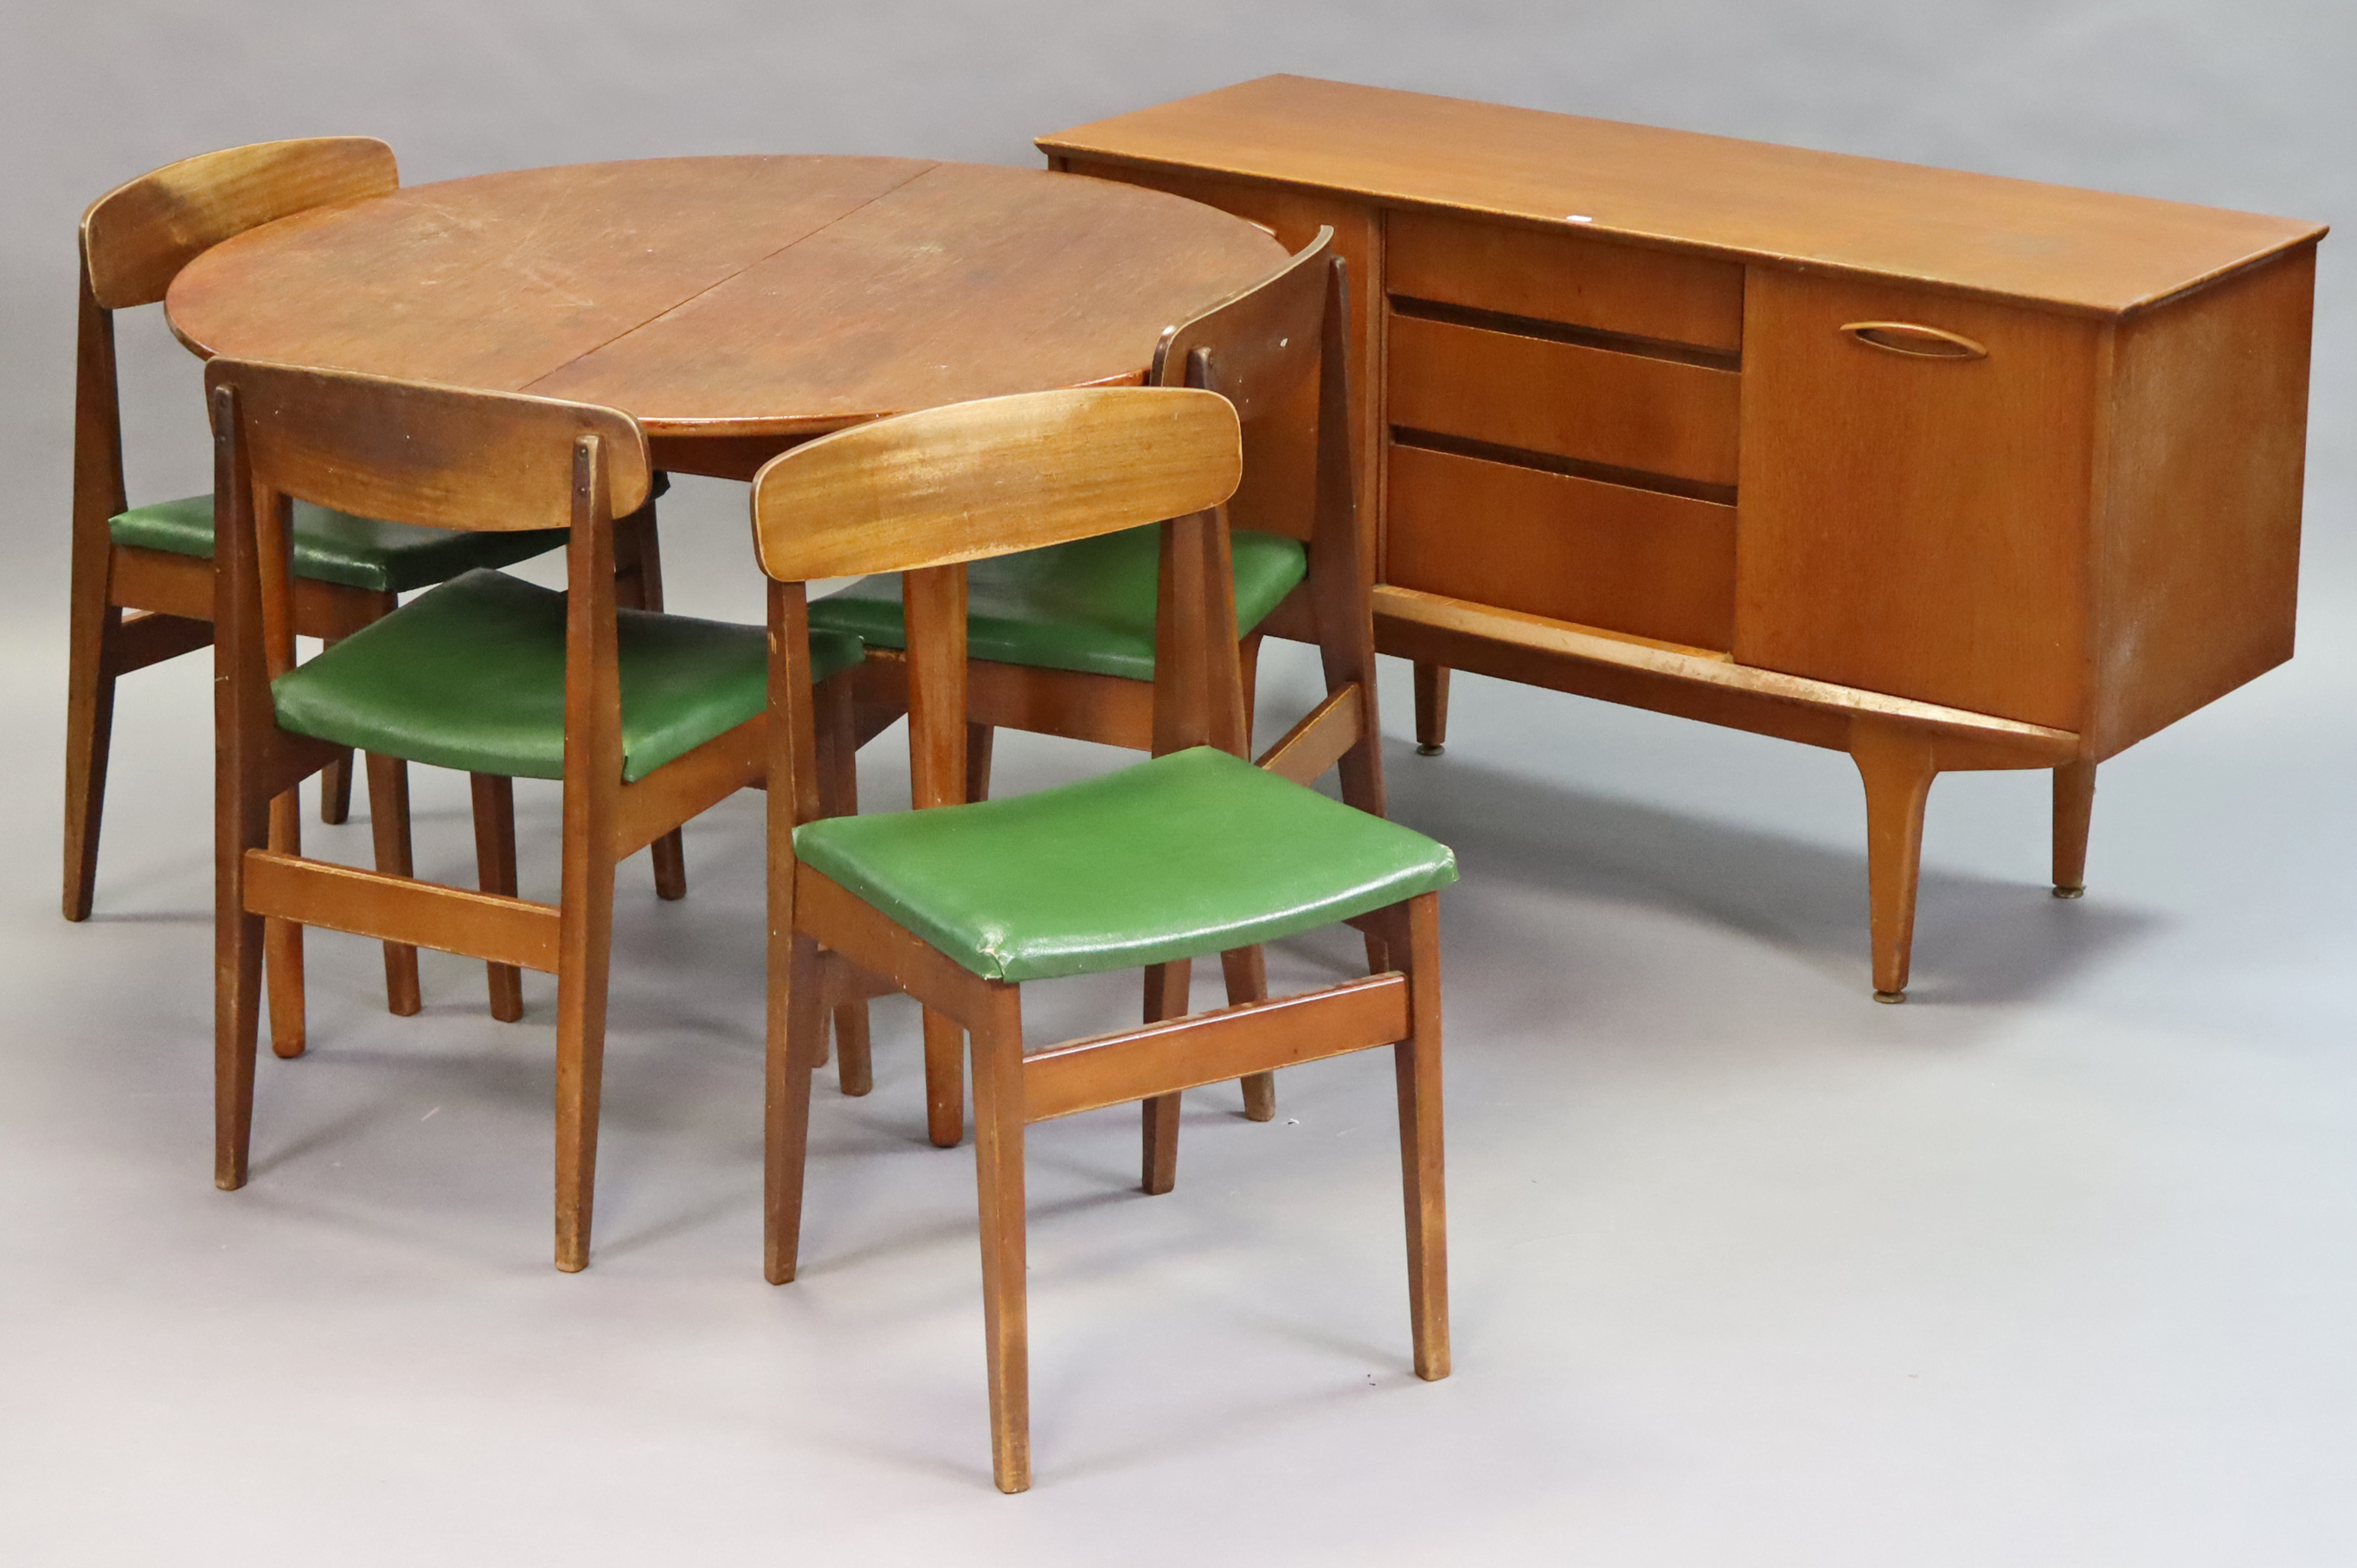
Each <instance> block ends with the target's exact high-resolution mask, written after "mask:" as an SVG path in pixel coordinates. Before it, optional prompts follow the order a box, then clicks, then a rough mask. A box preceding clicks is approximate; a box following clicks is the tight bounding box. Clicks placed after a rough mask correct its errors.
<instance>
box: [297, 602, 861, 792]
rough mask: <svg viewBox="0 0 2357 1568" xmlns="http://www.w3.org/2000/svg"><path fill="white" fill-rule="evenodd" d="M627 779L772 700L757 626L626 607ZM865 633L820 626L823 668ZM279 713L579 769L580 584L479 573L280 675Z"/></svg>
mask: <svg viewBox="0 0 2357 1568" xmlns="http://www.w3.org/2000/svg"><path fill="white" fill-rule="evenodd" d="M619 622H620V629H619V639H618V641H619V654H620V664H621V685H622V777H623V779H626V780H635V779H643V778H644V777H646V776H647V775H648V774H649V773H651V772H653V771H654V770H655V769H656V768H660V767H662V765H663V764H664V763H666V762H669V761H671V760H672V759H673V757H679V756H682V755H683V754H685V753H687V752H689V751H692V750H694V748H695V747H697V746H701V745H703V744H704V743H705V741H707V740H710V739H711V738H712V737H713V736H716V735H720V734H723V733H724V732H726V731H727V730H730V729H734V728H735V727H736V726H737V725H740V724H742V723H744V722H745V721H746V720H747V719H749V718H751V717H752V716H753V715H754V714H758V713H760V712H761V711H762V710H763V709H764V708H765V707H766V706H768V703H769V695H768V683H769V639H768V637H767V635H766V634H765V633H764V632H763V630H762V629H761V628H759V627H757V626H735V625H731V624H729V623H727V622H725V621H715V620H696V619H694V618H690V617H687V616H674V615H657V614H654V613H652V612H651V611H646V610H623V611H622V612H620V615H619ZM862 651H863V650H861V648H860V646H859V642H858V639H856V638H847V637H840V636H835V635H833V634H827V635H820V634H816V633H813V636H812V638H811V658H812V665H813V671H814V672H815V678H817V679H822V680H823V679H824V678H825V677H826V676H828V675H830V674H833V673H834V672H835V671H839V670H845V669H849V668H850V667H851V666H853V665H855V664H857V663H858V662H859V661H860V659H861V656H862ZM271 693H272V695H273V697H274V699H275V704H276V707H277V711H278V722H279V724H280V725H283V726H284V727H285V728H287V729H290V730H293V731H296V733H297V734H301V735H310V736H318V737H319V738H321V739H322V740H332V741H335V742H336V743H338V744H339V745H341V746H356V747H358V748H360V749H361V750H362V751H373V752H379V753H382V754H383V755H385V756H388V757H406V758H407V759H409V760H410V761H412V762H425V763H431V764H433V765H435V766H436V767H439V768H462V769H464V770H465V771H467V772H469V773H499V774H505V775H507V776H509V777H511V778H519V779H561V778H563V777H564V776H565V596H564V595H563V594H561V593H558V592H557V591H555V590H554V589H552V588H544V587H540V586H538V585H534V584H532V583H526V582H523V581H522V580H520V579H518V578H515V577H510V576H507V575H503V574H500V573H498V572H469V573H468V574H467V575H464V576H462V577H457V578H454V579H453V580H452V581H450V582H447V583H445V584H443V585H441V586H440V587H438V588H435V589H432V590H430V591H429V592H427V593H425V594H421V595H420V596H418V597H417V598H415V599H414V600H412V601H411V602H410V603H408V604H406V605H404V606H403V607H401V608H399V609H397V610H395V611H393V613H392V614H391V615H389V616H386V617H385V618H383V619H382V620H380V621H376V622H374V623H372V624H371V625H369V626H367V627H364V628H361V630H359V631H357V632H354V633H353V634H352V635H351V636H350V637H348V638H346V639H343V640H342V641H341V642H339V643H337V644H336V645H335V646H334V647H332V648H330V649H328V650H326V651H325V652H323V653H321V654H320V655H319V656H318V657H317V658H316V659H313V660H310V661H309V662H308V663H306V664H300V665H297V666H296V668H294V669H293V670H290V671H287V672H286V673H285V674H284V675H281V676H280V677H279V678H278V679H277V680H276V681H275V682H273V683H272V686H271Z"/></svg>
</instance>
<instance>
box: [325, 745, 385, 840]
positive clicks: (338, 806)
mask: <svg viewBox="0 0 2357 1568" xmlns="http://www.w3.org/2000/svg"><path fill="white" fill-rule="evenodd" d="M373 809H374V808H373V807H371V810H373ZM351 814H352V754H351V753H350V752H349V751H347V752H343V753H340V754H339V756H338V757H336V760H334V761H333V762H330V763H329V764H328V766H327V767H326V768H324V769H322V770H321V771H320V774H319V820H320V821H321V822H325V823H327V824H328V826H329V827H331V828H336V827H341V826H343V824H344V823H345V822H349V821H350V820H351Z"/></svg>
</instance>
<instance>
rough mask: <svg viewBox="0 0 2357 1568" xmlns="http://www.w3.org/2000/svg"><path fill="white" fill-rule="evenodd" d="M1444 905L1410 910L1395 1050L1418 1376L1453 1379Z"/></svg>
mask: <svg viewBox="0 0 2357 1568" xmlns="http://www.w3.org/2000/svg"><path fill="white" fill-rule="evenodd" d="M1439 909H1440V899H1439V897H1438V895H1437V894H1432V893H1426V894H1422V895H1420V896H1419V897H1416V898H1415V899H1413V900H1411V901H1410V902H1409V904H1408V906H1407V944H1406V945H1407V950H1408V961H1407V979H1408V1018H1409V1026H1410V1028H1411V1029H1412V1030H1413V1031H1414V1032H1413V1033H1412V1034H1411V1035H1410V1036H1409V1037H1408V1038H1407V1039H1405V1040H1404V1041H1402V1042H1401V1043H1400V1044H1398V1045H1396V1046H1394V1047H1392V1062H1393V1068H1394V1072H1395V1073H1396V1075H1397V1077H1398V1079H1399V1122H1400V1175H1401V1177H1402V1181H1403V1193H1404V1197H1405V1202H1406V1208H1407V1295H1408V1315H1409V1320H1410V1322H1411V1323H1412V1324H1413V1326H1414V1329H1415V1375H1416V1376H1417V1377H1419V1378H1423V1379H1425V1380H1427V1381H1429V1380H1436V1379H1439V1378H1445V1377H1447V1376H1448V1205H1447V1202H1446V1200H1445V1197H1444V1193H1443V1190H1442V1185H1443V1184H1442V1176H1441V1173H1442V1170H1443V1162H1442V1159H1441V1135H1440V1122H1441V1118H1440V918H1439Z"/></svg>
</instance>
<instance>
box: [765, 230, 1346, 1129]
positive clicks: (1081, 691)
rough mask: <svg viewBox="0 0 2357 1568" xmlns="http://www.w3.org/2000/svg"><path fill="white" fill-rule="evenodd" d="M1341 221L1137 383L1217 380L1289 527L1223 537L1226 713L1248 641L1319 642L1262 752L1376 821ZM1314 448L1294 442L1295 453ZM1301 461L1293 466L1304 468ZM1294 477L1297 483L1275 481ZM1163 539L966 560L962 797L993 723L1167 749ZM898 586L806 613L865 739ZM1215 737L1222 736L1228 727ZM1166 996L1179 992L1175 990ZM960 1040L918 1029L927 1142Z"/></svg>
mask: <svg viewBox="0 0 2357 1568" xmlns="http://www.w3.org/2000/svg"><path fill="white" fill-rule="evenodd" d="M1333 236H1334V231H1333V230H1332V229H1330V228H1322V229H1320V230H1319V231H1318V235H1317V237H1316V238H1315V239H1314V240H1312V241H1311V242H1309V243H1308V245H1306V246H1304V247H1303V248H1302V249H1301V251H1300V252H1298V253H1297V254H1296V255H1294V256H1293V257H1292V258H1291V259H1290V260H1288V261H1287V262H1286V263H1285V265H1284V266H1282V267H1281V268H1279V269H1278V270H1277V271H1276V272H1275V273H1274V274H1271V275H1269V276H1268V277H1266V278H1264V279H1263V280H1261V282H1259V283H1257V284H1255V285H1253V286H1252V287H1250V288H1247V289H1244V290H1243V291H1241V292H1240V293H1238V294H1236V295H1233V296H1232V297H1231V298H1229V299H1226V300H1223V301H1222V302H1221V303H1220V304H1218V305H1215V306H1212V307H1211V308H1210V309H1209V310H1206V311H1204V312H1202V313H1200V315H1197V316H1195V317H1190V318H1189V319H1188V320H1186V321H1183V322H1181V323H1179V325H1177V326H1175V327H1172V328H1168V329H1167V330H1166V331H1165V332H1164V333H1163V335H1162V338H1161V340H1160V341H1159V343H1158V344H1157V346H1156V349H1155V354H1154V360H1153V366H1152V369H1151V371H1149V373H1148V377H1147V379H1148V381H1150V382H1151V383H1152V384H1154V385H1157V386H1187V387H1196V388H1201V389H1203V390H1206V391H1211V392H1218V393H1220V394H1221V395H1222V396H1224V397H1225V398H1227V399H1228V401H1229V402H1230V403H1233V404H1234V405H1235V407H1236V410H1237V413H1238V415H1239V416H1240V417H1241V418H1242V419H1243V421H1244V422H1245V424H1246V425H1247V427H1248V431H1249V435H1250V436H1251V437H1252V439H1253V442H1254V445H1253V446H1250V447H1248V449H1247V450H1248V454H1249V456H1250V460H1249V461H1248V464H1247V473H1248V475H1249V476H1250V478H1251V479H1252V480H1253V481H1254V482H1256V483H1259V484H1261V485H1262V486H1263V487H1264V493H1265V503H1266V504H1264V505H1263V506H1261V507H1260V508H1259V509H1258V510H1259V512H1260V513H1261V514H1263V515H1264V516H1265V518H1266V520H1267V521H1270V522H1271V523H1272V524H1274V525H1275V526H1277V527H1279V528H1282V529H1284V530H1286V532H1258V531H1253V530H1237V531H1235V532H1233V533H1232V550H1231V554H1232V580H1233V584H1234V589H1233V593H1232V596H1230V599H1229V607H1227V608H1223V609H1222V612H1221V617H1222V624H1223V625H1225V626H1228V627H1230V628H1232V635H1236V636H1239V637H1240V638H1241V647H1240V658H1241V660H1242V663H1243V671H1244V674H1243V706H1242V707H1241V708H1240V709H1236V710H1234V711H1233V714H1231V712H1230V710H1228V709H1227V708H1226V707H1225V706H1224V705H1223V706H1222V710H1221V714H1220V718H1221V722H1222V723H1227V722H1235V723H1238V724H1240V725H1242V729H1243V738H1242V739H1240V740H1239V741H1238V743H1237V746H1238V748H1239V749H1241V747H1242V746H1243V745H1245V744H1248V741H1249V736H1250V734H1251V728H1252V720H1251V714H1252V710H1253V706H1254V704H1253V700H1252V695H1251V693H1252V685H1253V671H1254V668H1255V666H1256V664H1257V659H1258V651H1259V647H1260V641H1261V639H1262V637H1263V636H1264V635H1268V634H1274V635H1277V636H1281V637H1286V638H1288V639H1296V640H1299V641H1303V642H1309V643H1314V644H1316V645H1317V647H1318V653H1319V658H1320V660H1321V661H1322V663H1323V666H1324V676H1325V682H1326V693H1327V694H1326V698H1325V700H1324V702H1323V703H1320V704H1319V705H1318V707H1317V708H1316V709H1315V710H1314V711H1313V712H1312V713H1311V714H1310V715H1309V717H1308V719H1307V720H1305V721H1304V723H1303V725H1299V726H1297V727H1296V729H1295V730H1294V732H1293V733H1291V734H1289V735H1287V736H1286V737H1285V739H1284V740H1283V741H1281V742H1280V743H1278V745H1277V746H1275V747H1274V748H1272V750H1271V752H1270V754H1269V756H1268V757H1265V758H1264V759H1263V760H1264V761H1265V762H1266V763H1267V764H1268V765H1270V766H1272V767H1275V768H1276V769H1277V770H1278V771H1280V772H1282V773H1284V774H1285V775H1286V777H1288V778H1292V779H1297V780H1298V781H1300V782H1302V783H1308V782H1309V781H1310V780H1311V779H1315V778H1317V777H1318V776H1319V775H1320V774H1323V773H1324V772H1325V771H1326V770H1327V769H1328V768H1336V767H1339V768H1340V779H1339V780H1338V782H1339V783H1340V792H1341V796H1342V799H1343V800H1346V801H1348V802H1350V803H1351V805H1353V806H1356V807H1358V808H1360V809H1361V810H1362V811H1371V812H1372V813H1374V814H1375V815H1377V816H1381V815H1383V809H1384V807H1383V757H1382V750H1381V746H1382V726H1381V725H1380V723H1379V722H1378V717H1377V713H1376V706H1375V649H1374V636H1373V630H1372V626H1373V621H1372V607H1371V602H1370V589H1371V586H1372V584H1373V581H1374V548H1373V544H1372V541H1371V540H1370V538H1369V537H1368V534H1367V526H1368V519H1370V518H1371V517H1372V511H1369V512H1365V513H1362V512H1361V509H1360V508H1359V506H1358V504H1357V495H1356V482H1355V478H1354V476H1355V474H1356V472H1357V469H1356V465H1355V464H1354V463H1353V462H1352V460H1351V436H1350V430H1351V423H1350V381H1349V373H1350V372H1349V362H1348V356H1347V353H1346V347H1345V346H1346V343H1347V333H1348V323H1349V320H1350V299H1349V279H1348V276H1347V274H1346V269H1345V267H1344V263H1343V261H1342V258H1341V257H1340V256H1339V255H1337V254H1336V253H1335V252H1334V249H1333ZM1305 446H1306V447H1307V450H1306V451H1305V450H1303V448H1304V447H1305ZM1305 459H1306V461H1305ZM1300 478H1307V479H1308V484H1307V485H1306V486H1301V487H1298V489H1288V487H1289V486H1292V485H1294V483H1295V481H1297V479H1300ZM1162 545H1163V541H1162V536H1161V533H1160V532H1159V531H1157V529H1155V528H1153V527H1151V526H1148V527H1145V528H1136V529H1130V530H1127V531H1124V532H1114V533H1109V534H1101V535H1098V536H1095V537H1091V538H1085V539H1078V540H1074V541H1071V542H1065V543H1060V544H1057V545H1053V546H1050V547H1048V548H1045V549H1039V550H1031V551H1026V552H1023V553H1018V554H1013V555H1002V556H997V557H994V558H992V559H989V560H986V561H982V562H977V563H976V564H974V565H973V566H972V567H971V568H970V569H969V572H968V581H969V587H968V599H967V636H968V638H969V639H970V640H969V644H968V646H969V649H970V650H971V652H972V655H973V658H972V660H971V664H970V670H971V674H970V677H969V680H968V684H967V693H966V701H967V714H968V718H969V728H968V730H967V738H966V766H967V778H966V787H965V798H966V799H967V800H981V799H983V798H985V796H986V795H987V794H988V792H989V777H990V755H991V737H992V735H993V733H994V731H995V729H996V728H1008V729H1021V730H1031V731H1036V732H1039V733H1044V734H1049V735H1057V736H1067V737H1070V738H1072V739H1077V740H1090V741H1098V742H1102V743H1103V744H1106V745H1111V746H1126V747H1130V748H1132V749H1135V750H1140V751H1149V752H1153V753H1155V754H1157V755H1159V754H1161V753H1164V752H1167V751H1169V750H1171V749H1173V747H1174V741H1173V738H1172V736H1170V735H1169V734H1168V733H1167V732H1166V731H1165V730H1163V729H1160V728H1157V720H1156V714H1157V706H1156V701H1155V677H1156V673H1157V670H1159V669H1160V668H1161V663H1162V658H1163V655H1164V651H1165V650H1164V647H1163V643H1164V640H1165V638H1164V634H1163V632H1162V630H1161V629H1160V628H1165V627H1166V626H1167V625H1168V608H1169V592H1168V590H1169V589H1170V587H1171V581H1170V577H1169V575H1168V572H1167V571H1166V570H1165V569H1164V565H1163V561H1162ZM900 594H901V586H900V579H899V578H898V577H896V576H891V575H877V576H871V577H866V578H863V579H861V580H860V581H858V582H856V583H854V584H852V585H849V586H848V587H846V588H844V589H842V590H840V591H838V592H835V593H833V594H830V595H828V596H826V597H824V598H821V599H818V600H815V601H813V604H812V606H811V624H812V625H813V626H816V627H820V628H825V629H829V630H834V631H844V632H849V633H851V634H853V635H855V636H856V637H858V638H859V639H861V640H862V641H863V642H865V643H866V645H867V658H868V662H869V666H870V668H869V670H868V671H867V672H866V674H867V677H868V679H867V680H866V683H865V693H864V697H865V700H864V701H863V702H862V703H861V704H860V706H861V713H860V717H859V723H858V735H859V738H860V740H861V741H862V742H863V743H864V742H865V741H866V740H867V739H868V738H870V737H871V736H873V735H874V734H876V733H878V732H879V731H880V730H881V729H882V728H883V727H884V726H885V725H888V724H889V723H891V722H892V721H893V720H894V719H895V718H897V717H898V716H899V714H900V713H901V712H902V711H903V710H904V709H905V707H906V697H905V684H906V676H905V660H906V657H907V655H906V653H905V651H904V650H905V647H906V631H905V628H904V625H903V614H902V607H901V597H900ZM1222 744H1223V745H1224V744H1227V742H1226V740H1225V739H1224V738H1223V739H1222ZM1221 967H1222V972H1223V978H1224V980H1225V982H1226V986H1227V993H1228V999H1229V1000H1230V1001H1231V1002H1246V1001H1251V1000H1254V999H1255V998H1257V997H1260V996H1264V995H1265V994H1266V993H1267V978H1266V969H1265V964H1264V962H1263V960H1262V957H1261V954H1260V951H1259V950H1258V949H1256V948H1247V949H1243V950H1238V951H1234V952H1229V953H1223V954H1222V955H1221ZM1188 983H1189V969H1188V967H1187V966H1186V965H1184V964H1179V965H1175V966H1172V967H1170V968H1168V969H1161V970H1157V971H1155V972H1152V973H1150V974H1149V975H1148V977H1147V993H1146V1010H1147V1015H1148V1016H1149V1017H1152V1016H1156V1015H1159V1014H1160V1013H1162V1012H1166V1011H1168V1010H1169V1009H1170V1008H1172V1007H1176V1008H1178V1010H1179V1011H1184V999H1185V996H1186V993H1187V987H1188ZM1174 998H1175V1000H1174ZM962 1054H963V1050H962V1046H961V1043H960V1041H959V1038H958V1032H957V1030H956V1028H955V1027H954V1026H952V1024H950V1022H949V1021H948V1020H946V1019H942V1018H934V1017H929V1018H928V1019H927V1020H926V1025H925V1060H926V1090H927V1092H926V1099H927V1102H928V1121H929V1124H930V1131H931V1136H932V1140H933V1142H934V1143H936V1144H940V1145H942V1146H943V1147H948V1146H951V1145H952V1144H956V1143H957V1142H958V1141H959V1139H960V1138H961V1137H962V1136H963V1132H964V1115H965V1099H964V1085H963V1077H962V1071H961V1066H960V1063H961V1058H962ZM1243 1094H1244V1114H1245V1115H1246V1116H1248V1117H1250V1118H1251V1119H1253V1120H1254V1121H1258V1122H1265V1121H1267V1120H1268V1119H1269V1118H1270V1117H1271V1116H1272V1115H1274V1114H1275V1109H1276V1101H1275V1085H1274V1082H1273V1080H1272V1079H1270V1078H1269V1077H1267V1076H1266V1075H1254V1077H1252V1078H1249V1079H1246V1080H1245V1082H1244V1084H1243Z"/></svg>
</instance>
